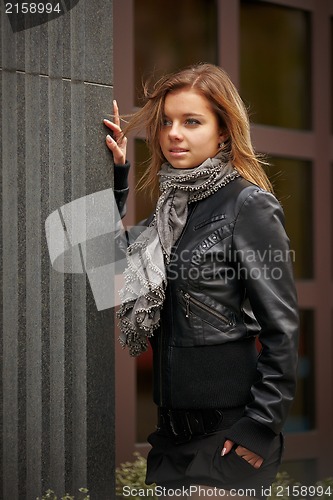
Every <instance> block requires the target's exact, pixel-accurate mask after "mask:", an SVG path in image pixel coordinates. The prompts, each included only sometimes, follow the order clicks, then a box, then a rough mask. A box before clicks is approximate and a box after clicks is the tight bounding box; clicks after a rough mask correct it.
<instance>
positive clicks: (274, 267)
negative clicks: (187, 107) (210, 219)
mask: <svg viewBox="0 0 333 500" xmlns="http://www.w3.org/2000/svg"><path fill="white" fill-rule="evenodd" d="M251 191H252V192H251V194H250V195H248V196H247V197H246V199H245V201H243V202H242V204H241V206H240V207H239V211H238V215H237V217H236V222H235V226H234V235H233V244H234V249H235V251H236V255H237V267H238V272H239V276H240V279H241V280H242V281H243V283H244V286H245V289H246V296H247V298H248V299H249V301H250V304H251V307H252V310H253V313H254V315H255V317H256V319H257V321H258V323H259V325H260V328H261V329H260V334H259V339H260V343H261V346H262V349H261V352H260V354H259V356H258V363H257V375H258V376H257V379H256V382H255V383H254V384H253V386H252V388H251V394H252V398H251V401H250V402H249V404H248V405H247V406H246V410H245V413H244V416H243V417H242V418H241V419H240V420H239V421H238V422H236V424H235V425H234V426H232V427H231V428H230V429H229V432H228V435H227V438H228V439H231V440H232V441H234V442H235V443H237V444H241V445H242V446H244V447H246V448H248V449H250V450H252V451H254V452H255V453H257V454H258V455H260V456H261V457H263V458H267V456H268V455H269V447H270V444H271V442H272V439H273V438H274V437H275V436H276V435H277V434H279V433H280V432H281V430H282V427H283V424H284V422H285V419H286V417H287V413H288V411H289V408H290V406H291V403H292V400H293V398H294V394H295V388H296V370H297V346H298V330H299V320H298V307H297V297H296V290H295V284H294V279H293V272H292V262H291V258H290V255H291V252H290V248H289V239H288V237H287V235H286V232H285V229H284V215H283V211H282V208H281V206H280V204H279V203H278V201H277V200H276V198H275V197H274V196H273V195H272V194H271V193H268V192H266V191H264V190H262V189H260V188H257V189H255V190H254V191H253V189H251Z"/></svg>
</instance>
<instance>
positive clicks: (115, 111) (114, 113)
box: [113, 99, 121, 130]
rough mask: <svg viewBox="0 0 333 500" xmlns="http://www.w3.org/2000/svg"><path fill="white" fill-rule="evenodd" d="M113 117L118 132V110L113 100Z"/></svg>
mask: <svg viewBox="0 0 333 500" xmlns="http://www.w3.org/2000/svg"><path fill="white" fill-rule="evenodd" d="M113 115H114V122H115V124H116V125H118V127H119V130H121V129H120V118H119V108H118V104H117V101H116V100H115V99H114V100H113Z"/></svg>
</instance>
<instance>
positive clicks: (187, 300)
mask: <svg viewBox="0 0 333 500" xmlns="http://www.w3.org/2000/svg"><path fill="white" fill-rule="evenodd" d="M182 293H183V295H184V297H185V303H186V314H185V316H186V318H188V317H189V316H190V303H191V302H192V303H193V304H195V305H196V306H198V307H200V308H201V309H203V310H204V311H207V312H208V313H209V314H212V315H213V316H215V317H216V318H218V319H220V320H221V321H223V322H224V323H226V324H227V325H230V326H231V325H232V321H230V320H229V319H228V318H227V317H226V316H224V315H223V314H221V313H219V312H218V311H215V310H214V309H211V308H210V307H208V306H206V304H203V303H202V302H200V300H197V299H195V298H194V297H192V295H190V294H189V293H188V292H182Z"/></svg>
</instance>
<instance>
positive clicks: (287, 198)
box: [267, 158, 313, 279]
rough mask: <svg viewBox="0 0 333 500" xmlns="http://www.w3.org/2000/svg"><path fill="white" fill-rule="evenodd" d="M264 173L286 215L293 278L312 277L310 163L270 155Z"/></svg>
mask: <svg viewBox="0 0 333 500" xmlns="http://www.w3.org/2000/svg"><path fill="white" fill-rule="evenodd" d="M269 162H270V166H269V168H268V170H267V173H268V175H269V177H270V179H271V181H272V183H273V187H274V190H275V194H276V196H277V198H278V199H279V201H280V203H281V205H282V207H283V209H284V213H285V216H286V230H287V233H288V236H289V238H290V245H291V249H292V250H293V256H294V258H293V261H294V262H293V264H294V273H295V278H297V279H311V278H313V222H312V213H313V205H312V165H311V163H310V162H308V161H304V160H295V159H289V158H270V159H269Z"/></svg>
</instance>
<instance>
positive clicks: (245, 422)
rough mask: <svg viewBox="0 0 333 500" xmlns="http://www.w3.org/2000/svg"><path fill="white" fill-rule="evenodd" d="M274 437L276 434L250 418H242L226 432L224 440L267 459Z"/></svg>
mask: <svg viewBox="0 0 333 500" xmlns="http://www.w3.org/2000/svg"><path fill="white" fill-rule="evenodd" d="M275 436H276V434H275V433H274V432H273V431H272V430H271V429H270V428H269V427H267V426H266V425H263V424H261V423H259V422H257V421H256V420H253V419H252V418H250V417H242V418H241V419H240V420H238V422H236V423H235V424H234V425H233V426H232V427H231V428H230V429H229V430H228V433H227V435H226V438H227V439H230V440H231V441H234V442H235V443H236V444H239V445H241V446H244V448H248V449H249V450H251V451H253V452H254V453H256V454H257V455H259V456H260V457H262V458H267V457H268V456H269V451H270V446H271V444H272V441H273V439H274V438H275Z"/></svg>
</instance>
